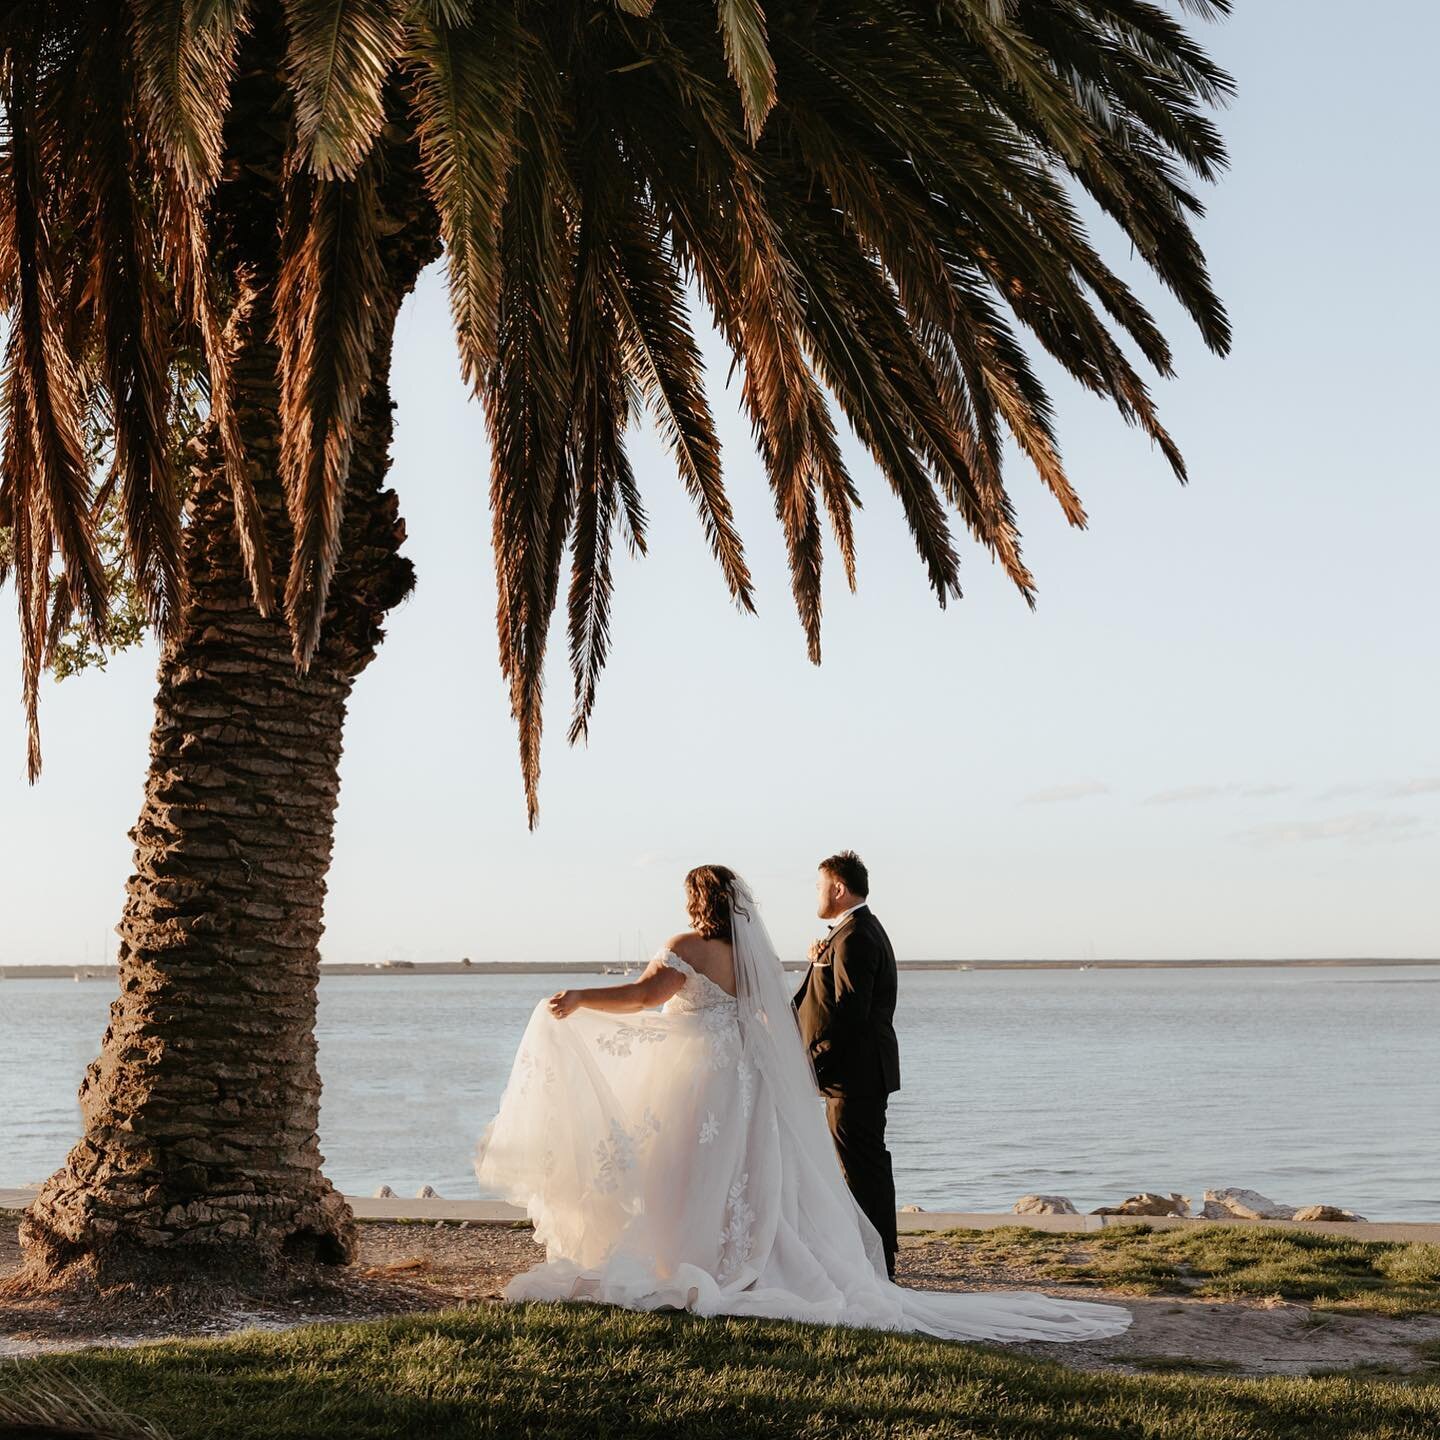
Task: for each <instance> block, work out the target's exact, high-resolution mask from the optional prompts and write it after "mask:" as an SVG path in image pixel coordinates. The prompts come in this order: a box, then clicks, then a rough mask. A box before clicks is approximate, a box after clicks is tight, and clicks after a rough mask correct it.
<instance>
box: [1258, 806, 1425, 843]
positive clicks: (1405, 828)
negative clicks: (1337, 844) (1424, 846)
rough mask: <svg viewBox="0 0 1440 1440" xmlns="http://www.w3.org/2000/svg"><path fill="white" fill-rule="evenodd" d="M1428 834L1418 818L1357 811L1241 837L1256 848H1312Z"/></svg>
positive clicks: (1262, 828)
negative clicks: (1322, 843) (1325, 843)
mask: <svg viewBox="0 0 1440 1440" xmlns="http://www.w3.org/2000/svg"><path fill="white" fill-rule="evenodd" d="M1424 833H1425V827H1424V824H1423V822H1422V821H1421V820H1420V818H1419V817H1418V816H1416V815H1396V814H1393V813H1391V812H1387V811H1383V810H1357V811H1355V812H1354V813H1353V814H1350V815H1334V816H1332V817H1331V818H1330V819H1328V820H1291V821H1288V822H1282V823H1279V824H1274V825H1255V826H1252V827H1251V828H1250V829H1249V830H1243V831H1241V832H1240V836H1239V838H1240V839H1242V840H1248V841H1250V842H1251V843H1252V844H1255V845H1308V844H1312V843H1314V842H1316V841H1322V840H1339V841H1343V842H1346V843H1349V844H1352V845H1371V844H1375V843H1384V842H1387V841H1397V840H1413V839H1416V838H1417V837H1418V836H1420V835H1422V834H1424Z"/></svg>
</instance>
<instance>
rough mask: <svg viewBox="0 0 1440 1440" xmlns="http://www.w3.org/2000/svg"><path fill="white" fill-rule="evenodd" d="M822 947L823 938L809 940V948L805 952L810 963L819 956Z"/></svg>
mask: <svg viewBox="0 0 1440 1440" xmlns="http://www.w3.org/2000/svg"><path fill="white" fill-rule="evenodd" d="M824 948H825V942H824V941H823V940H812V941H811V942H810V949H809V950H808V951H807V952H806V953H807V954H808V955H809V956H810V963H811V964H812V965H813V964H814V963H815V962H816V961H817V960H818V959H819V958H820V952H821V951H822V950H823V949H824Z"/></svg>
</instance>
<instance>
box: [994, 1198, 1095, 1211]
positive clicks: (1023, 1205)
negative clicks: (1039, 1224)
mask: <svg viewBox="0 0 1440 1440" xmlns="http://www.w3.org/2000/svg"><path fill="white" fill-rule="evenodd" d="M1010 1213H1011V1214H1012V1215H1078V1214H1079V1213H1080V1212H1079V1211H1078V1210H1077V1209H1076V1208H1075V1207H1074V1206H1073V1205H1072V1204H1071V1203H1070V1201H1068V1200H1067V1199H1066V1198H1065V1197H1064V1196H1063V1195H1022V1196H1021V1197H1020V1198H1019V1199H1018V1200H1017V1201H1016V1202H1015V1203H1014V1204H1013V1205H1012V1206H1011V1207H1010Z"/></svg>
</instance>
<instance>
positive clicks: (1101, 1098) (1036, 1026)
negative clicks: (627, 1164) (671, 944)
mask: <svg viewBox="0 0 1440 1440" xmlns="http://www.w3.org/2000/svg"><path fill="white" fill-rule="evenodd" d="M12 974H13V972H12ZM574 978H575V977H569V979H570V980H572V981H573V980H574ZM564 983H566V981H565V979H564V978H556V979H554V980H551V979H549V978H547V977H545V976H536V975H505V976H478V975H476V976H471V975H454V976H435V977H424V978H421V977H408V978H407V977H401V976H390V975H384V976H381V975H376V976H368V975H357V976H335V977H333V978H327V979H326V980H325V981H324V982H323V983H322V985H321V987H320V1069H321V1073H322V1075H323V1077H324V1081H325V1099H324V1107H323V1109H322V1111H321V1116H320V1138H321V1141H322V1147H323V1149H324V1152H325V1155H326V1157H327V1169H328V1172H329V1174H330V1176H331V1178H332V1179H333V1180H334V1181H335V1182H336V1183H337V1184H338V1185H339V1186H340V1187H341V1189H343V1190H347V1191H353V1192H357V1193H359V1194H369V1193H370V1192H371V1191H373V1190H374V1189H375V1187H376V1186H377V1185H380V1184H389V1185H392V1186H393V1187H394V1188H395V1190H396V1191H397V1193H399V1194H401V1195H406V1194H411V1195H413V1194H414V1193H415V1191H416V1190H417V1189H418V1188H419V1187H420V1186H421V1185H423V1184H427V1183H428V1184H431V1185H434V1186H435V1188H436V1189H437V1190H438V1191H439V1192H440V1194H442V1195H444V1196H447V1197H457V1198H458V1197H465V1196H474V1195H476V1194H478V1191H477V1189H476V1182H475V1179H474V1177H473V1175H472V1174H471V1173H470V1169H469V1157H470V1153H471V1150H472V1148H473V1145H474V1141H475V1138H476V1136H477V1135H478V1134H479V1132H480V1131H481V1130H482V1129H483V1127H484V1126H485V1124H486V1122H487V1121H488V1119H489V1117H490V1115H491V1114H492V1112H493V1111H494V1108H495V1105H496V1102H497V1100H498V1099H499V1096H500V1091H501V1089H502V1088H503V1086H504V1083H505V1079H506V1076H507V1074H508V1072H509V1068H510V1061H511V1057H512V1055H513V1052H514V1049H515V1045H516V1043H517V1042H518V1040H519V1038H520V1032H521V1030H522V1029H523V1028H524V1025H525V1021H526V1018H527V1017H528V1015H529V1013H530V1010H531V1008H532V1006H533V1005H534V1003H535V1000H536V999H537V998H538V997H539V996H541V995H544V994H548V993H549V992H550V991H552V990H554V989H557V988H559V987H560V986H561V985H562V984H564ZM110 998H111V987H110V984H109V983H108V982H102V981H89V982H85V983H81V984H76V983H74V982H73V981H60V980H13V979H7V980H5V981H3V982H0V1096H3V1102H4V1103H3V1108H0V1186H5V1185H17V1184H23V1183H28V1182H33V1181H38V1180H40V1179H42V1178H43V1177H44V1176H45V1175H47V1174H48V1173H49V1172H50V1171H52V1170H53V1169H55V1168H56V1166H57V1165H59V1163H60V1162H61V1160H62V1159H63V1157H64V1154H65V1151H66V1149H67V1147H68V1146H69V1144H70V1142H71V1141H72V1140H73V1139H74V1138H75V1136H76V1135H77V1133H78V1131H79V1114H78V1110H77V1107H76V1104H75V1098H74V1097H75V1090H76V1086H77V1083H78V1081H79V1078H80V1075H81V1074H82V1072H83V1070H84V1067H85V1065H86V1063H87V1062H88V1061H89V1060H90V1059H91V1058H92V1057H93V1055H94V1052H95V1048H96V1045H97V1042H98V1040H99V1037H100V1034H101V1032H102V1030H103V1029H104V1022H105V1012H106V1008H107V1006H108V1004H109V1001H110ZM896 1023H897V1028H898V1030H899V1033H900V1044H901V1063H902V1068H903V1072H904V1081H905V1088H904V1090H903V1091H902V1092H901V1093H900V1094H899V1095H897V1096H896V1097H894V1099H893V1101H892V1108H891V1127H890V1134H891V1149H892V1151H893V1152H894V1156H895V1171H896V1184H897V1189H898V1192H899V1199H900V1203H901V1204H907V1203H913V1204H918V1205H923V1206H924V1207H925V1208H926V1209H928V1210H938V1209H954V1210H1003V1209H1008V1208H1009V1206H1010V1204H1011V1202H1012V1201H1013V1200H1014V1199H1015V1198H1016V1197H1017V1196H1019V1195H1023V1194H1025V1193H1026V1192H1027V1191H1032V1190H1037V1191H1046V1192H1054V1193H1058V1194H1062V1195H1068V1196H1070V1197H1071V1199H1072V1200H1074V1201H1075V1203H1076V1204H1077V1205H1078V1206H1079V1207H1080V1208H1081V1209H1082V1210H1086V1209H1090V1208H1091V1207H1093V1206H1095V1205H1099V1204H1105V1203H1113V1202H1114V1201H1117V1200H1120V1199H1122V1198H1123V1197H1124V1196H1126V1195H1128V1194H1130V1193H1132V1192H1133V1191H1136V1190H1140V1189H1147V1190H1164V1191H1169V1190H1178V1191H1181V1192H1183V1193H1185V1194H1187V1195H1192V1196H1195V1197H1196V1198H1197V1199H1198V1197H1199V1195H1200V1193H1201V1192H1202V1191H1203V1190H1204V1189H1206V1188H1207V1187H1209V1188H1218V1187H1220V1186H1225V1185H1245V1186H1249V1187H1250V1188H1252V1189H1256V1190H1260V1191H1262V1192H1264V1193H1265V1194H1267V1195H1270V1196H1271V1197H1272V1198H1274V1199H1276V1200H1281V1201H1285V1202H1288V1203H1290V1204H1309V1203H1312V1202H1323V1203H1327V1204H1335V1205H1344V1206H1347V1207H1349V1208H1351V1209H1354V1210H1358V1211H1359V1212H1360V1213H1361V1214H1364V1215H1367V1216H1369V1217H1370V1218H1372V1219H1388V1220H1402V1219H1403V1220H1440V1151H1437V1149H1436V1147H1435V1145H1434V1144H1433V1143H1432V1137H1433V1131H1434V1123H1435V1120H1436V1117H1437V1116H1440V1046H1437V1040H1436V1037H1437V1035H1440V971H1437V970H1434V969H1429V968H1425V969H1385V968H1376V969H1373V970H1372V969H1347V970H1320V969H1303V970H1240V971H1228V972H1227V971H1205V970H1174V971H1163V970H1143V971H1120V970H1089V971H1063V970H1061V971H1053V970H1052V971H1040V972H1035V973H1031V974H1018V975H1017V974H1014V973H1006V972H996V971H968V972H959V973H953V972H952V973H943V974H936V973H929V974H925V973H916V972H913V971H911V972H905V973H902V974H901V976H900V1010H899V1013H898V1015H897V1017H896Z"/></svg>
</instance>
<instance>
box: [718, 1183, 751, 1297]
mask: <svg viewBox="0 0 1440 1440" xmlns="http://www.w3.org/2000/svg"><path fill="white" fill-rule="evenodd" d="M749 1183H750V1176H749V1174H748V1173H746V1174H743V1175H741V1177H740V1178H739V1179H738V1180H737V1181H736V1182H735V1183H734V1184H733V1185H732V1186H731V1187H730V1190H729V1192H728V1194H727V1195H726V1197H725V1228H724V1229H723V1230H722V1231H721V1232H720V1273H719V1280H720V1283H721V1284H722V1285H724V1284H726V1283H728V1282H729V1281H731V1280H733V1279H734V1278H735V1277H736V1275H738V1274H739V1273H740V1269H741V1267H742V1266H743V1265H744V1264H745V1262H746V1261H747V1260H749V1258H750V1246H751V1231H752V1230H753V1229H754V1226H755V1211H754V1208H753V1207H752V1206H751V1205H750V1203H749V1201H748V1200H746V1198H745V1187H746V1186H747V1185H748V1184H749Z"/></svg>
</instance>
